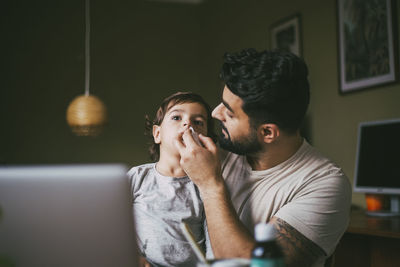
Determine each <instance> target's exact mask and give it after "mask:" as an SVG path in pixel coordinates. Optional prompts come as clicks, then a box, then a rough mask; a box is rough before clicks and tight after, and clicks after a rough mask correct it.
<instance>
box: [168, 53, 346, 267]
mask: <svg viewBox="0 0 400 267" xmlns="http://www.w3.org/2000/svg"><path fill="white" fill-rule="evenodd" d="M307 76H308V70H307V67H306V65H305V63H304V62H303V60H301V59H300V58H298V57H297V56H295V55H293V54H290V53H283V52H278V51H263V52H257V51H255V50H253V49H247V50H243V51H241V52H239V53H233V54H226V55H225V57H224V64H223V66H222V71H221V78H222V80H223V81H224V82H225V87H224V89H223V93H222V103H221V104H219V105H218V106H217V107H216V108H215V109H214V111H213V117H214V118H216V119H217V120H219V121H220V123H221V128H222V133H221V137H220V146H221V147H222V148H223V149H225V150H228V151H230V152H229V153H227V154H226V155H225V156H223V160H222V163H221V162H220V160H219V153H218V150H217V147H216V146H215V144H214V143H213V142H212V140H211V139H210V138H208V137H205V136H203V135H200V136H199V138H200V140H201V142H202V143H203V146H199V145H197V144H196V143H195V141H194V140H193V138H192V136H191V134H190V133H189V132H188V131H186V132H184V133H183V136H182V139H183V140H180V138H179V139H177V140H176V141H175V144H176V145H177V147H178V150H179V153H180V155H181V161H180V162H181V165H182V167H183V168H184V170H185V172H186V173H187V174H188V175H189V177H190V178H191V179H192V180H193V181H194V183H195V184H196V185H197V187H198V188H199V191H200V195H201V197H202V199H203V202H204V207H205V212H206V218H207V224H208V231H209V235H210V240H211V246H212V249H213V253H214V255H215V257H216V258H228V257H229V258H231V257H245V258H249V257H250V253H251V250H252V248H253V246H254V243H255V241H254V238H253V228H254V225H255V224H257V223H259V222H270V223H273V224H274V225H275V227H276V229H277V231H278V242H279V243H280V245H281V246H282V248H283V251H284V253H285V261H286V265H287V266H323V265H324V262H325V260H326V259H327V258H328V257H329V256H330V255H331V254H332V253H333V251H334V249H335V246H336V244H337V243H338V241H339V240H340V238H341V236H342V235H343V233H344V231H345V229H346V227H347V224H348V220H349V208H350V202H351V189H350V185H349V182H348V179H347V177H346V176H345V175H344V174H343V172H342V170H341V169H340V168H339V167H337V166H336V165H335V164H334V163H332V162H331V161H330V160H329V159H327V158H325V157H324V156H322V155H321V154H319V153H318V152H317V151H316V150H315V149H314V148H313V147H311V146H310V145H309V144H308V143H307V141H306V140H304V139H303V138H302V137H301V135H300V131H299V128H300V126H301V123H302V119H303V117H304V115H305V113H306V110H307V107H308V104H309V83H308V79H307Z"/></svg>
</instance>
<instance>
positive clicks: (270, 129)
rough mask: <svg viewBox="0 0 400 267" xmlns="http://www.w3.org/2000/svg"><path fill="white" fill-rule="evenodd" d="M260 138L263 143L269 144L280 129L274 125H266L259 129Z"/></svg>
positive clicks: (277, 135) (276, 136)
mask: <svg viewBox="0 0 400 267" xmlns="http://www.w3.org/2000/svg"><path fill="white" fill-rule="evenodd" d="M259 133H260V138H261V140H262V141H263V142H264V143H267V144H270V143H272V142H274V141H275V140H276V138H278V137H279V135H280V129H279V127H278V126H277V125H276V124H273V123H266V124H261V126H260V127H259Z"/></svg>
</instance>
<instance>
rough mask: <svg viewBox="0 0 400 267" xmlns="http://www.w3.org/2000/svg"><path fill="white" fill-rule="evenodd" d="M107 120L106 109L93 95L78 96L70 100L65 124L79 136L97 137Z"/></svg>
mask: <svg viewBox="0 0 400 267" xmlns="http://www.w3.org/2000/svg"><path fill="white" fill-rule="evenodd" d="M106 120H107V112H106V107H105V105H104V104H103V102H102V101H101V100H100V99H99V98H98V97H96V96H93V95H80V96H77V97H76V98H75V99H74V100H72V102H71V104H69V106H68V109H67V122H68V124H69V126H70V127H71V129H72V131H73V132H74V133H75V134H76V135H79V136H97V135H99V134H100V133H101V131H102V130H103V126H104V124H105V122H106Z"/></svg>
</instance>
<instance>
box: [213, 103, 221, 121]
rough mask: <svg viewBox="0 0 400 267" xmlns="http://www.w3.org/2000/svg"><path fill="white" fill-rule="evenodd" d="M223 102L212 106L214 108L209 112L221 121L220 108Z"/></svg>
mask: <svg viewBox="0 0 400 267" xmlns="http://www.w3.org/2000/svg"><path fill="white" fill-rule="evenodd" d="M222 107H223V104H222V103H220V104H219V105H218V106H216V107H215V108H214V110H213V111H212V113H211V116H212V117H213V118H215V119H217V120H220V121H222V116H221V110H222Z"/></svg>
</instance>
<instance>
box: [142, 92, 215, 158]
mask: <svg viewBox="0 0 400 267" xmlns="http://www.w3.org/2000/svg"><path fill="white" fill-rule="evenodd" d="M184 103H199V104H201V105H203V106H204V108H205V110H206V112H207V136H209V137H211V138H212V139H213V140H215V134H214V122H213V120H212V118H211V108H210V106H209V105H208V104H207V102H206V101H205V100H204V99H203V98H202V97H201V96H200V95H198V94H195V93H192V92H177V93H175V94H173V95H170V96H168V97H167V98H165V99H164V100H163V101H162V103H161V105H160V107H159V108H158V110H157V112H156V115H155V117H154V119H153V120H150V118H149V116H147V115H146V124H145V134H146V135H147V136H149V137H150V140H151V141H150V147H149V152H150V158H151V159H152V160H153V161H158V160H159V159H160V145H159V144H156V143H155V142H154V138H153V126H154V125H161V123H162V122H163V120H164V117H165V114H166V113H167V112H168V110H170V109H171V108H172V107H174V106H176V105H179V104H184Z"/></svg>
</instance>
